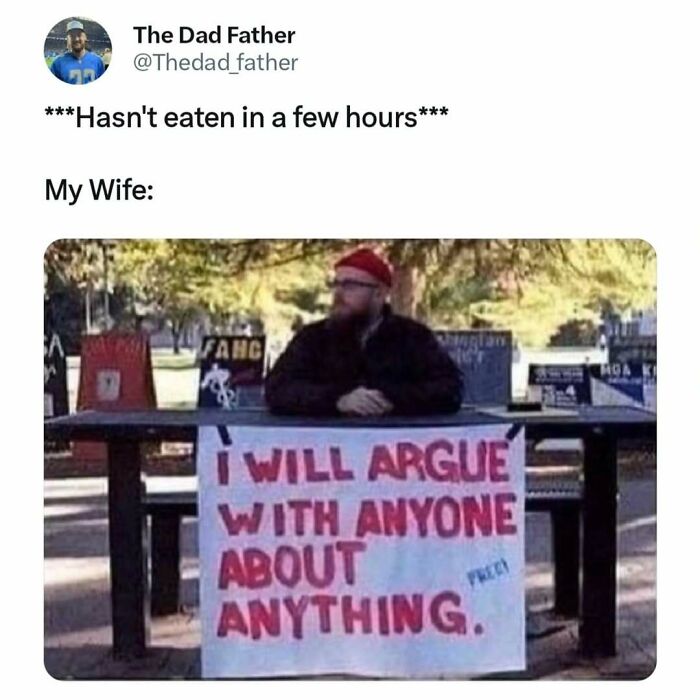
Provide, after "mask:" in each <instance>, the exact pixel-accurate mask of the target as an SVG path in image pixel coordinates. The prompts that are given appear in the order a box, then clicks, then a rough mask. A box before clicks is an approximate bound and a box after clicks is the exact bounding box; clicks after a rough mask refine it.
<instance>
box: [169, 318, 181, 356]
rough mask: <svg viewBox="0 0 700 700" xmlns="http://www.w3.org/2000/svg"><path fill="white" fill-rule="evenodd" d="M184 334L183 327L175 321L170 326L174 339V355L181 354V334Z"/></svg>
mask: <svg viewBox="0 0 700 700" xmlns="http://www.w3.org/2000/svg"><path fill="white" fill-rule="evenodd" d="M181 332H182V325H181V324H179V323H177V322H176V321H173V322H172V323H171V324H170V334H171V335H172V337H173V353H174V354H175V355H179V354H180V333H181Z"/></svg>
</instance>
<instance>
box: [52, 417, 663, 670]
mask: <svg viewBox="0 0 700 700" xmlns="http://www.w3.org/2000/svg"><path fill="white" fill-rule="evenodd" d="M495 423H501V424H502V423H513V424H514V425H516V426H523V427H524V429H525V436H526V438H527V439H528V440H535V441H539V440H544V439H550V438H552V439H556V438H574V439H579V440H581V441H582V443H583V448H584V458H583V503H582V581H581V608H580V616H579V640H580V650H581V652H582V653H583V654H585V655H587V656H612V655H614V654H615V652H616V644H615V641H616V614H617V586H616V563H617V446H618V441H619V440H621V439H629V438H642V439H651V440H654V441H655V439H656V415H655V414H653V413H649V412H647V411H644V410H641V409H636V408H627V407H612V406H611V407H592V406H583V407H579V408H577V409H575V410H566V411H562V410H550V409H544V410H542V411H533V412H519V413H509V412H507V410H506V409H505V408H504V407H500V408H499V407H495V408H479V409H467V408H465V409H462V410H461V411H459V412H458V413H455V414H452V415H447V416H417V417H413V416H412V417H398V416H385V417H381V418H371V419H367V418H306V417H304V418H301V417H281V416H274V415H271V414H270V413H268V412H267V411H265V410H260V409H257V410H256V409H252V410H240V411H235V412H226V411H220V410H215V409H198V410H188V411H173V410H150V411H125V412H117V411H111V412H106V411H84V412H79V413H76V414H73V415H70V416H63V417H60V418H55V419H52V420H49V421H46V422H45V424H44V426H45V427H44V430H45V437H46V438H52V439H60V440H73V441H81V440H88V441H100V442H105V443H106V444H107V459H108V461H107V466H108V512H109V552H110V555H109V556H110V577H111V579H110V580H111V603H112V634H113V652H114V654H115V655H116V656H118V657H121V658H138V657H141V656H143V655H144V654H145V653H146V648H147V645H148V633H149V609H150V605H149V590H148V565H147V547H146V546H145V542H146V518H145V515H144V509H143V500H144V497H145V481H144V474H143V471H142V450H141V447H142V444H144V443H149V442H184V443H191V444H195V441H196V438H197V431H198V429H199V428H200V427H203V426H222V427H223V426H230V425H254V426H269V427H302V426H303V427H318V428H319V429H322V428H324V427H332V428H339V427H342V428H357V429H362V428H366V427H368V426H371V427H373V428H382V427H385V428H387V429H391V428H397V427H402V428H405V427H411V426H415V427H433V426H460V425H464V426H474V425H485V424H495Z"/></svg>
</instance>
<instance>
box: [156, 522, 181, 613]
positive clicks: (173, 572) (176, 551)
mask: <svg viewBox="0 0 700 700" xmlns="http://www.w3.org/2000/svg"><path fill="white" fill-rule="evenodd" d="M179 604H180V515H179V514H178V513H156V514H154V515H152V516H151V615H153V617H159V616H162V615H173V614H175V613H176V612H177V611H178V609H179Z"/></svg>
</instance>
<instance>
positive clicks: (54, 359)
mask: <svg viewBox="0 0 700 700" xmlns="http://www.w3.org/2000/svg"><path fill="white" fill-rule="evenodd" d="M67 414H68V378H67V371H66V353H65V351H64V348H63V343H62V342H61V338H60V336H59V335H58V333H55V332H53V331H52V330H50V329H47V330H45V331H44V418H54V417H56V416H65V415H67Z"/></svg>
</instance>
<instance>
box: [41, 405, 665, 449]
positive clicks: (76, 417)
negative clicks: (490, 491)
mask: <svg viewBox="0 0 700 700" xmlns="http://www.w3.org/2000/svg"><path fill="white" fill-rule="evenodd" d="M497 423H516V424H523V425H524V426H525V428H526V430H527V434H528V437H534V438H547V437H584V436H585V434H586V433H587V431H591V430H597V429H601V428H605V429H608V430H612V431H614V432H615V434H617V435H619V436H621V437H653V436H655V434H656V415H655V414H654V413H650V412H648V411H644V410H641V409H636V408H627V407H618V406H610V407H605V406H595V407H594V406H586V407H580V408H578V409H575V410H548V409H545V410H543V411H533V412H528V413H513V414H508V412H507V411H506V410H505V408H494V409H485V408H478V409H476V408H464V409H462V410H460V411H459V412H458V413H454V414H451V415H438V416H382V417H379V418H371V419H368V418H338V417H334V418H308V417H290V416H275V415H272V414H270V413H269V412H268V411H266V410H264V409H247V410H238V411H231V412H229V411H221V410H218V409H198V410H150V411H81V412H79V413H75V414H72V415H69V416H62V417H60V418H53V419H51V420H48V421H45V423H44V434H45V437H47V438H51V439H70V440H97V441H105V440H109V439H115V438H117V439H126V438H131V439H135V440H177V441H186V442H191V441H193V440H194V439H195V437H196V434H197V428H199V427H202V426H207V425H211V426H218V425H229V426H233V425H247V426H271V427H333V428H367V427H372V428H404V427H440V426H458V425H465V426H468V425H489V424H497Z"/></svg>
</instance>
